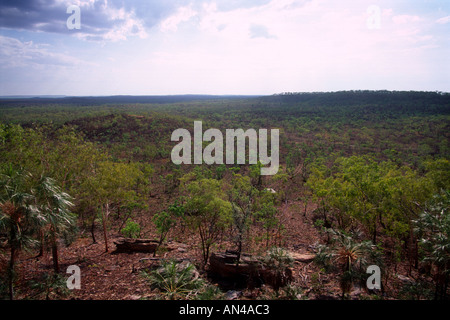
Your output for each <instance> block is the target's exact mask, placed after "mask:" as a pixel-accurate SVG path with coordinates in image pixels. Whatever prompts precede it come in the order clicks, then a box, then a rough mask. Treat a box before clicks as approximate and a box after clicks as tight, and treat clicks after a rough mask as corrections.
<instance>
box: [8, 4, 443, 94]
mask: <svg viewBox="0 0 450 320" xmlns="http://www.w3.org/2000/svg"><path fill="white" fill-rule="evenodd" d="M73 6H75V8H78V11H77V10H73V8H74V7H73ZM68 9H70V10H68ZM77 12H79V15H77ZM77 23H79V29H78V28H75V27H77V25H76V24H77ZM340 90H418V91H444V92H449V91H450V1H449V0H389V1H388V0H340V1H337V0H241V1H239V0H215V1H214V0H192V1H188V0H164V1H161V0H158V1H156V0H142V1H140V0H68V1H66V0H1V1H0V95H1V96H7V95H69V96H102V95H172V94H230V95H241V94H244V95H271V94H275V93H282V92H311V91H314V92H324V91H326V92H329V91H340Z"/></svg>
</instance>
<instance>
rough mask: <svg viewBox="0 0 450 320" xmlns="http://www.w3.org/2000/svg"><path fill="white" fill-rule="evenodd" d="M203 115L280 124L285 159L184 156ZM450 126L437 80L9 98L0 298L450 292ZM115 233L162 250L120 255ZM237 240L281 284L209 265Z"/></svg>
mask: <svg viewBox="0 0 450 320" xmlns="http://www.w3.org/2000/svg"><path fill="white" fill-rule="evenodd" d="M196 120H201V121H203V128H218V129H220V130H223V131H225V129H228V128H235V129H237V128H242V129H244V130H246V129H248V128H254V129H259V128H265V129H272V128H277V129H280V165H281V167H280V170H279V171H278V173H277V174H276V175H274V176H261V175H260V170H259V169H260V167H259V165H258V164H257V165H248V164H245V165H206V164H203V165H174V164H173V163H172V162H171V160H170V152H171V149H172V148H173V146H174V145H175V143H174V142H171V141H170V136H171V133H172V132H173V131H174V130H175V129H178V128H186V129H188V130H191V129H192V127H193V122H194V121H196ZM449 138H450V95H449V94H445V93H434V92H388V91H375V92H373V91H351V92H335V93H284V94H278V95H273V96H267V97H232V96H231V97H226V96H224V97H213V96H211V97H207V96H183V97H178V98H174V97H158V99H156V98H153V100H152V99H150V98H147V99H145V98H144V97H141V98H136V97H134V98H133V97H111V98H62V99H22V100H20V99H12V100H1V101H0V171H1V173H0V240H1V242H0V270H1V273H0V297H2V298H5V299H8V298H11V299H12V298H18V299H45V298H47V299H68V298H76V299H91V298H92V299H134V298H135V299H169V298H171V299H224V298H227V296H228V295H229V294H228V293H229V292H232V291H231V290H234V291H233V292H236V291H238V292H240V295H239V296H238V298H241V299H330V298H333V299H341V298H343V299H349V298H357V299H448V297H449V295H448V284H449V279H450V274H449V273H450V239H449V236H450V212H449V201H450V193H449V192H450V190H449V187H450V143H449V141H450V139H449ZM120 237H126V238H134V239H153V240H155V242H156V243H157V248H156V249H155V251H154V253H153V254H149V253H134V254H114V241H115V240H116V239H118V238H120ZM227 250H228V251H229V252H233V254H234V255H235V257H236V259H235V262H234V264H235V265H236V268H237V267H238V266H239V264H242V265H244V264H245V263H244V262H245V259H244V258H245V257H248V256H253V257H256V258H255V260H254V261H256V262H255V263H257V264H258V266H261V268H262V269H264V270H266V271H265V272H268V273H269V274H270V275H272V276H273V278H275V279H277V281H278V282H277V281H276V283H275V284H273V283H269V281H266V280H264V279H265V278H264V277H258V276H256V278H257V280H258V281H256V282H254V281H252V283H251V284H249V281H247V282H245V281H244V282H245V283H244V284H242V283H239V284H237V283H238V281H237V280H236V279H223V278H220V279H218V278H217V277H214V276H212V275H211V274H210V271H211V265H210V258H211V255H212V254H214V253H220V252H226V251H227ZM296 254H309V255H312V256H313V257H314V258H313V259H312V260H311V261H308V262H302V261H301V260H298V259H297V260H296V259H295V257H296ZM252 261H253V260H252ZM69 265H79V266H80V267H81V272H82V277H83V278H82V279H83V280H82V281H83V285H82V289H81V290H67V288H66V287H65V278H67V275H66V274H65V271H66V268H67V266H69ZM369 265H377V266H379V267H380V269H381V271H382V272H381V273H382V274H381V281H382V288H381V289H380V290H367V289H366V287H365V281H366V279H367V277H368V276H369V274H367V273H366V268H367V266H369ZM258 270H259V269H258ZM267 270H268V271H267ZM99 279H101V280H99ZM261 279H262V280H261ZM247 280H248V278H247ZM100 282H101V283H102V284H100ZM355 288H359V289H358V290H356V289H355Z"/></svg>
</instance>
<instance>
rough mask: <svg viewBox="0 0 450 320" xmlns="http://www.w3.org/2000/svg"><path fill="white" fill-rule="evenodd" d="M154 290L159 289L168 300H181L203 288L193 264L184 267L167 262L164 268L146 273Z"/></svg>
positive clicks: (163, 265) (164, 263) (173, 262)
mask: <svg viewBox="0 0 450 320" xmlns="http://www.w3.org/2000/svg"><path fill="white" fill-rule="evenodd" d="M144 276H145V277H146V278H148V279H149V281H150V284H151V286H152V288H153V289H155V288H157V289H159V290H160V291H161V293H162V294H163V295H164V297H166V298H167V299H170V300H174V299H181V298H184V297H186V296H187V295H188V294H189V293H191V292H192V291H194V290H198V289H200V288H201V287H202V286H203V281H202V280H201V279H199V278H198V272H197V271H196V270H195V266H194V265H193V264H190V263H188V264H186V265H182V264H179V263H177V262H176V261H165V262H163V263H162V266H161V267H160V268H158V269H156V270H152V271H150V272H149V273H148V272H144Z"/></svg>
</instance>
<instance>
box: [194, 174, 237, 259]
mask: <svg viewBox="0 0 450 320" xmlns="http://www.w3.org/2000/svg"><path fill="white" fill-rule="evenodd" d="M186 189H187V191H188V194H189V197H188V198H187V201H186V204H185V208H186V213H187V215H188V221H189V224H190V226H191V228H192V229H194V230H196V231H198V233H199V235H200V239H201V247H202V255H203V262H204V265H206V263H207V262H208V258H209V251H210V248H211V246H212V245H213V244H215V243H216V242H217V241H218V240H219V239H220V235H221V233H222V232H223V230H224V229H225V228H226V227H227V226H229V225H230V223H231V221H232V206H231V204H230V202H229V201H227V200H225V199H224V193H223V191H222V183H221V182H220V181H218V180H215V179H201V180H199V181H192V182H190V183H189V184H188V185H187V187H186Z"/></svg>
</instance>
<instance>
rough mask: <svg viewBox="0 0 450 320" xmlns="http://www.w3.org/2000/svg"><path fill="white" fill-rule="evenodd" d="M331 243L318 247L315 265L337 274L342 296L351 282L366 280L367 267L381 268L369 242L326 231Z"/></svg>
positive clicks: (378, 253)
mask: <svg viewBox="0 0 450 320" xmlns="http://www.w3.org/2000/svg"><path fill="white" fill-rule="evenodd" d="M327 231H328V232H329V233H330V234H331V242H330V244H328V245H319V247H318V252H317V255H316V259H315V261H316V263H318V264H319V265H320V266H324V267H325V268H326V270H328V271H337V272H339V280H340V285H341V290H342V294H343V296H344V295H345V294H347V293H348V292H349V291H350V289H351V286H352V284H353V282H356V281H360V282H361V281H363V280H364V279H366V278H367V274H366V268H367V266H368V265H372V264H374V265H378V266H379V267H380V268H381V266H382V261H381V255H380V252H379V251H378V249H377V248H376V246H374V245H373V243H372V242H371V241H357V240H355V239H354V237H352V236H350V235H347V234H345V233H344V232H341V231H337V230H332V229H328V230H327Z"/></svg>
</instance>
